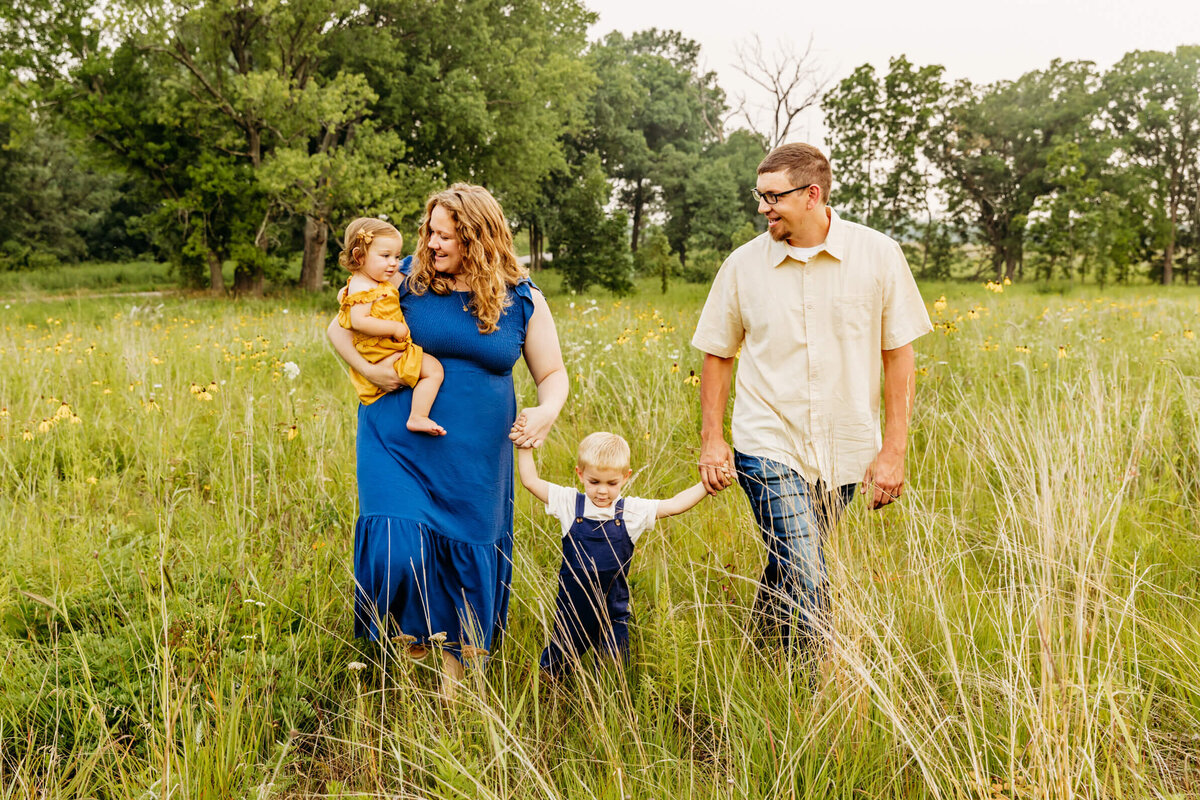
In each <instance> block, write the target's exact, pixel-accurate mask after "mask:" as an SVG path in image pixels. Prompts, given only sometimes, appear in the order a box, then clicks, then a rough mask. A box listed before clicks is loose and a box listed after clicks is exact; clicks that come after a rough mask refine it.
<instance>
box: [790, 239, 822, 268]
mask: <svg viewBox="0 0 1200 800" xmlns="http://www.w3.org/2000/svg"><path fill="white" fill-rule="evenodd" d="M824 249H825V243H824V242H821V243H820V244H818V245H813V246H812V247H796V246H795V245H790V244H789V245H788V246H787V251H788V255H789V256H791V257H792V258H794V259H796V260H797V261H799V262H800V263H802V264H807V263H808V261H809V259H811V258H812V257H813V256H815V255H816V254H817V253H819V252H821V251H822V250H824Z"/></svg>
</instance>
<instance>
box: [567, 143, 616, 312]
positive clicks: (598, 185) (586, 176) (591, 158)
mask: <svg viewBox="0 0 1200 800" xmlns="http://www.w3.org/2000/svg"><path fill="white" fill-rule="evenodd" d="M556 189H557V191H556V192H554V195H555V197H556V200H557V203H556V205H557V209H556V214H555V215H554V221H553V224H552V226H551V228H550V230H549V234H550V242H551V246H552V249H553V253H554V265H555V266H556V267H558V268H560V269H561V270H562V275H563V285H564V286H566V287H567V288H568V289H570V290H572V291H576V292H582V291H585V290H586V289H587V288H588V287H589V286H591V285H592V284H599V285H601V286H603V287H604V288H606V289H608V290H609V291H612V292H616V293H618V294H625V293H628V292H630V291H632V289H633V282H632V273H633V258H632V254H631V253H630V251H629V247H628V245H627V244H626V239H625V235H626V234H625V232H626V229H627V227H628V224H629V219H628V217H626V216H625V214H624V213H622V212H618V213H616V214H614V215H612V216H609V215H607V214H606V213H605V212H604V206H605V205H606V204H607V202H608V193H609V185H608V181H607V179H606V178H605V175H604V169H603V167H602V166H601V164H600V157H599V156H598V155H596V154H595V153H589V154H588V155H586V156H584V157H583V158H582V159H581V161H580V163H579V165H578V166H577V167H575V168H573V169H570V170H569V171H566V172H564V173H563V174H562V175H560V177H559V179H558V185H557V187H556Z"/></svg>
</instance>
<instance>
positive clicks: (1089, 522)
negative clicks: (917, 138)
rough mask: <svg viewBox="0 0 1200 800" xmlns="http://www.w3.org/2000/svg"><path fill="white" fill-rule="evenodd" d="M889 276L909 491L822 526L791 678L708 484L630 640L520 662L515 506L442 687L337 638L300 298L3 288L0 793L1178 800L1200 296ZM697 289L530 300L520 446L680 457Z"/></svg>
mask: <svg viewBox="0 0 1200 800" xmlns="http://www.w3.org/2000/svg"><path fill="white" fill-rule="evenodd" d="M545 283H546V285H547V286H548V287H552V286H553V284H554V281H553V280H552V279H547V280H546V282H545ZM922 291H923V292H924V294H925V295H926V298H927V301H928V303H929V306H930V311H931V315H932V316H933V318H934V320H935V322H936V323H937V325H938V328H937V330H936V331H935V332H934V333H933V334H931V335H929V336H927V337H925V338H924V339H922V340H920V341H919V342H918V351H919V352H918V361H917V366H918V370H919V373H920V377H919V378H918V381H919V383H918V400H917V404H916V408H915V413H914V419H913V432H912V437H911V445H910V450H909V488H908V490H907V493H906V495H905V498H904V500H903V502H901V503H900V504H899V505H898V506H896V507H893V508H890V509H888V510H886V511H883V512H869V511H866V510H865V508H864V507H863V505H862V504H861V502H858V501H856V503H855V504H853V505H852V506H851V508H850V510H849V511H848V513H847V514H846V517H845V518H844V520H843V522H842V524H841V525H840V526H839V528H838V530H837V533H836V535H835V536H834V537H833V539H832V541H830V543H829V546H828V549H827V556H828V558H829V560H830V573H831V579H832V584H833V587H834V606H835V620H836V634H835V636H834V638H833V640H832V641H831V642H830V643H829V650H828V653H829V654H828V658H827V659H826V661H825V663H824V664H823V665H822V668H821V671H820V677H819V681H818V686H817V688H816V690H815V691H812V690H810V688H809V686H808V681H807V674H806V673H805V672H804V671H803V670H802V669H800V668H799V666H798V665H795V664H793V663H791V662H790V661H789V660H788V659H786V658H784V657H782V656H781V655H780V654H779V653H776V652H773V651H770V650H763V649H761V648H760V647H758V646H756V645H755V643H754V641H753V639H752V630H753V628H752V625H751V620H750V618H749V613H748V608H749V602H750V599H751V598H752V597H753V591H754V583H755V580H756V578H757V575H758V571H759V569H760V566H761V563H762V560H763V551H762V546H761V543H760V541H759V537H758V534H757V533H756V531H755V529H754V527H753V525H752V523H751V518H750V514H749V509H748V506H747V505H746V503H745V501H744V499H743V498H742V496H741V495H740V493H739V492H738V491H736V490H733V491H729V492H726V493H724V494H723V495H721V496H720V497H718V498H716V499H709V500H706V501H705V502H704V503H703V504H702V505H701V506H700V507H699V508H698V509H696V510H695V511H694V512H691V513H689V514H687V515H685V516H682V517H679V518H676V519H672V520H670V521H668V522H666V523H665V524H663V525H662V527H661V528H660V529H658V530H656V531H655V532H653V533H652V534H648V535H647V536H645V537H644V538H643V539H642V540H641V543H640V544H639V549H638V555H637V557H636V559H635V562H634V563H635V566H634V573H633V576H632V580H631V583H632V590H633V599H634V606H635V615H636V621H637V625H636V631H635V634H634V646H633V650H634V658H633V664H632V665H631V667H630V669H629V670H628V671H627V672H625V673H617V672H615V671H612V670H609V671H602V672H599V673H597V674H590V673H589V674H584V675H581V676H580V677H579V679H578V680H576V681H575V682H573V683H572V684H570V685H567V686H564V687H558V688H556V687H551V686H548V685H544V684H542V683H541V682H540V681H539V677H538V674H537V669H536V660H537V654H538V652H539V651H540V649H541V647H542V645H543V642H544V640H545V638H546V634H547V629H548V626H549V625H550V616H551V612H552V609H553V593H554V586H555V584H554V580H555V571H556V565H557V560H558V549H557V539H556V535H555V532H554V524H553V523H552V521H550V520H549V519H548V518H547V517H546V515H545V514H544V513H542V511H541V510H540V509H539V508H538V507H537V506H536V505H535V503H534V502H532V501H531V500H530V498H528V497H526V496H518V498H517V502H516V520H517V521H516V529H517V532H516V539H517V544H516V552H515V561H516V566H515V578H514V581H515V586H514V601H513V606H512V609H511V615H510V631H509V634H508V636H507V637H506V638H505V640H504V642H503V644H502V645H501V647H500V648H499V650H498V652H497V653H496V654H495V655H494V656H493V658H492V659H491V662H490V663H489V665H488V667H487V669H486V671H483V672H478V671H476V672H473V673H471V674H470V675H469V679H468V688H467V690H466V691H464V692H462V693H461V696H460V698H459V700H458V701H457V702H456V703H455V704H453V705H451V706H449V707H443V706H442V704H441V703H440V702H439V701H438V700H437V681H436V674H435V673H434V671H433V669H432V664H433V659H427V661H426V662H412V661H409V660H407V659H405V658H392V657H391V654H390V653H387V652H381V651H379V650H375V649H371V648H369V647H366V646H365V645H362V644H360V643H357V642H355V641H353V640H352V639H351V638H350V634H351V619H350V607H351V599H350V591H351V581H352V575H351V570H350V561H351V548H352V542H351V537H352V526H353V522H354V518H355V514H356V508H355V506H356V494H355V493H356V488H355V475H354V463H353V458H354V455H353V453H354V450H353V440H354V425H355V413H354V409H355V400H354V395H353V391H352V389H351V387H350V384H349V382H348V380H347V378H346V377H345V375H344V373H343V371H342V369H341V368H340V363H339V362H338V361H337V360H336V359H335V357H334V356H333V355H332V354H331V352H330V350H329V349H328V347H327V346H326V344H325V341H324V336H323V332H322V329H323V327H324V324H325V322H326V320H327V319H328V318H329V315H330V314H331V313H332V299H331V298H315V299H313V298H301V297H294V296H287V297H276V298H271V299H265V300H254V301H245V300H242V301H220V300H211V299H207V298H199V297H190V296H183V295H169V296H165V297H157V298H150V299H147V298H141V297H108V298H104V297H100V298H83V297H76V298H73V299H70V300H62V299H58V300H37V299H35V298H31V297H29V296H25V297H22V298H21V300H20V302H17V301H14V302H12V303H10V304H8V306H7V307H5V309H4V312H3V313H4V317H3V329H2V330H0V358H2V359H3V361H2V362H0V363H2V364H3V368H2V369H0V407H2V410H0V486H3V491H0V525H2V526H3V529H4V532H5V533H4V536H3V537H2V538H0V653H2V654H3V661H2V662H0V800H2V799H4V798H17V797H21V798H27V797H35V798H41V797H54V798H83V797H94V798H146V797H160V798H230V797H255V798H274V797H299V796H311V795H320V796H329V797H345V798H358V797H388V798H393V797H403V798H416V797H422V798H425V797H439V798H441V797H444V798H450V797H471V798H474V797H484V798H554V797H579V798H583V797H599V798H612V800H623V798H662V797H675V798H684V797H699V798H714V800H715V799H716V798H740V797H755V798H758V797H762V798H768V797H769V798H809V797H812V798H925V797H930V798H980V799H981V800H982V799H990V798H1002V797H1006V798H1063V799H1064V800H1065V798H1075V797H1096V798H1110V797H1111V798H1137V797H1155V798H1159V797H1167V798H1183V797H1196V796H1198V795H1200V589H1197V585H1198V584H1200V512H1197V504H1198V502H1200V378H1198V377H1197V376H1198V375H1200V341H1197V340H1196V333H1197V332H1200V296H1198V295H1197V294H1196V292H1195V291H1194V290H1193V291H1165V290H1162V289H1153V288H1143V289H1139V290H1133V289H1125V290H1115V291H1109V292H1105V293H1100V292H1098V291H1096V290H1087V289H1075V290H1071V291H1068V292H1066V293H1052V294H1039V293H1037V292H1036V291H1035V290H1033V289H1031V288H1026V287H1009V288H1007V289H1005V290H1004V291H1002V292H995V291H989V290H986V289H985V288H984V287H981V286H977V285H962V284H954V285H950V284H947V285H925V286H922ZM704 292H705V289H704V287H697V286H687V285H682V284H681V285H678V286H677V287H674V288H673V289H672V292H671V293H670V294H668V295H665V296H664V295H660V294H658V293H657V292H656V291H653V290H651V289H650V288H649V286H648V285H647V286H645V287H643V291H642V293H641V294H640V295H638V296H637V297H635V298H632V299H627V300H620V301H618V300H614V299H613V298H610V297H607V296H597V297H584V296H568V295H565V294H562V293H560V292H556V291H554V290H553V289H552V288H551V289H550V291H549V293H550V300H551V305H552V308H553V309H554V312H555V315H556V320H557V323H558V326H559V332H560V337H561V339H562V342H563V346H564V351H565V353H566V357H567V361H568V365H569V369H570V373H571V386H572V395H571V398H570V400H569V401H568V404H567V407H566V409H565V411H564V413H563V415H562V417H561V419H560V422H559V424H558V426H557V427H556V429H555V432H554V434H553V436H552V438H551V441H550V442H549V443H548V445H547V446H546V447H545V448H544V449H543V451H541V452H540V454H539V462H540V467H541V470H542V473H543V475H545V476H546V477H548V478H550V479H557V480H559V481H562V482H565V481H567V480H568V478H569V477H570V467H571V465H572V457H573V445H574V442H575V441H576V440H577V439H578V437H579V436H580V435H582V434H584V433H587V432H590V431H592V430H595V429H613V430H617V431H619V432H621V433H623V434H624V435H626V436H627V437H628V438H629V439H630V441H631V443H632V444H633V448H634V459H635V462H636V464H635V467H638V468H640V471H639V472H638V473H637V475H636V477H635V480H634V483H633V484H632V485H631V486H630V487H629V489H628V490H627V491H629V492H631V493H635V494H638V495H644V496H655V495H660V494H667V493H672V492H674V491H677V490H679V489H681V488H683V487H685V486H686V485H688V484H689V483H691V482H693V481H695V480H696V472H695V468H694V463H695V461H696V457H697V430H698V420H699V403H698V390H697V387H696V386H695V381H694V380H692V379H691V374H692V372H693V371H696V372H698V371H699V365H700V358H699V356H698V354H697V353H696V352H695V351H693V350H692V349H691V348H690V347H689V346H688V340H689V338H690V336H691V332H692V329H693V327H694V324H695V320H696V317H697V314H698V312H699V307H700V304H701V302H702V299H703V296H704ZM939 298H944V299H939ZM287 362H292V363H294V364H296V365H297V366H298V367H299V374H298V376H296V377H294V378H291V377H289V374H290V373H291V372H292V371H291V370H289V369H285V368H284V365H285V364H286V363H287ZM517 373H518V391H519V393H520V394H521V395H522V396H523V397H524V398H526V399H530V398H531V397H532V387H531V385H530V381H529V380H528V375H527V374H525V372H524V368H523V367H521V366H518V367H517ZM441 421H442V422H443V423H445V424H446V425H447V427H450V428H451V429H452V427H453V421H451V420H441ZM360 664H361V665H365V666H364V667H363V668H361V669H359V668H358V667H359V665H360Z"/></svg>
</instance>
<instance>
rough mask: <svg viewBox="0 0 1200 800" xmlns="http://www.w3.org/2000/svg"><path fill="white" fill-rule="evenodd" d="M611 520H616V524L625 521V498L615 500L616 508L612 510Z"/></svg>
mask: <svg viewBox="0 0 1200 800" xmlns="http://www.w3.org/2000/svg"><path fill="white" fill-rule="evenodd" d="M613 519H615V520H617V521H618V522H620V521H621V520H623V519H625V498H624V497H622V498H620V499H619V500H617V505H616V508H614V509H613Z"/></svg>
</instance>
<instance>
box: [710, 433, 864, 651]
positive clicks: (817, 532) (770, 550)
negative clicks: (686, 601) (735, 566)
mask: <svg viewBox="0 0 1200 800" xmlns="http://www.w3.org/2000/svg"><path fill="white" fill-rule="evenodd" d="M734 463H735V465H736V467H737V477H738V483H739V484H741V486H742V489H743V491H745V492H746V497H747V498H748V499H749V500H750V508H751V510H752V511H753V512H754V518H755V520H756V521H757V522H758V527H759V530H761V531H762V536H763V543H764V544H765V545H766V546H767V566H766V568H765V569H764V570H763V576H762V580H761V581H759V585H758V594H757V595H756V597H755V598H754V610H755V614H756V616H757V617H758V619H759V621H760V624H762V625H763V627H764V628H765V629H766V630H767V631H768V632H770V633H774V632H776V631H777V632H778V635H779V637H780V639H781V640H782V643H783V644H784V646H785V647H786V646H793V645H794V646H796V647H799V648H805V649H807V648H810V647H814V646H816V645H817V644H819V642H820V640H821V638H822V637H821V628H822V626H823V625H824V624H825V621H826V617H827V616H828V614H829V584H828V579H827V577H826V574H825V554H824V551H823V546H822V545H823V542H822V540H823V539H824V537H825V535H826V534H827V533H828V532H829V530H830V529H831V528H832V527H833V526H834V524H835V523H836V522H837V520H838V517H839V515H840V514H841V512H842V510H843V509H844V508H845V507H846V504H847V503H849V502H850V501H851V500H852V499H853V498H854V487H855V484H853V483H848V484H845V485H844V486H839V487H838V488H837V489H834V490H832V491H831V490H829V489H828V488H827V487H826V486H825V484H824V483H821V482H819V481H818V482H817V483H809V482H808V481H806V480H804V478H802V477H801V476H800V475H799V474H797V473H796V471H795V470H793V469H791V468H790V467H788V466H786V465H784V464H780V463H779V462H778V461H772V460H771V459H769V458H761V457H759V456H752V455H747V454H745V453H736V454H735V461H734Z"/></svg>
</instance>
